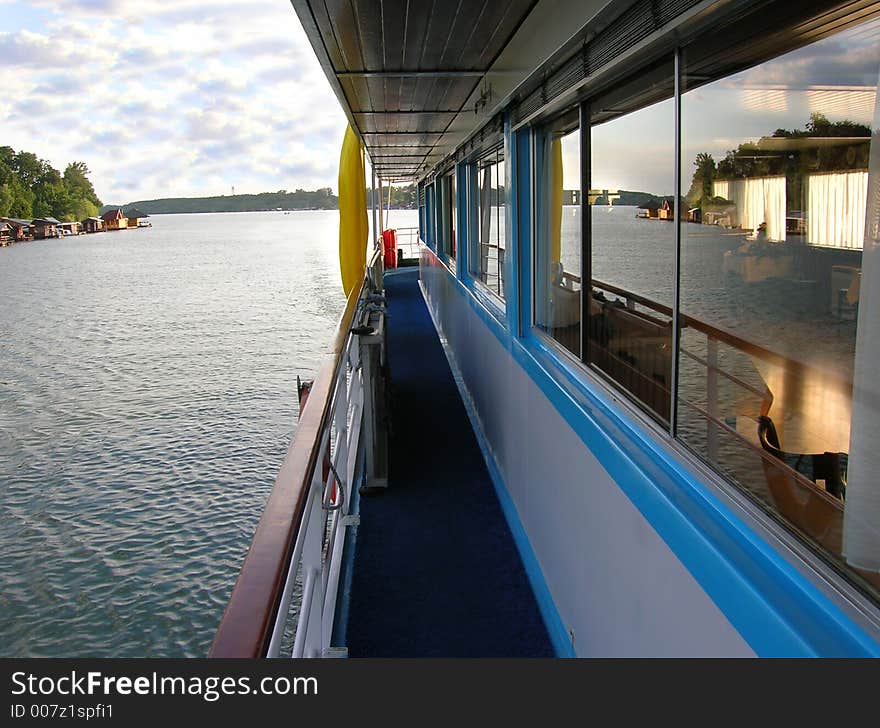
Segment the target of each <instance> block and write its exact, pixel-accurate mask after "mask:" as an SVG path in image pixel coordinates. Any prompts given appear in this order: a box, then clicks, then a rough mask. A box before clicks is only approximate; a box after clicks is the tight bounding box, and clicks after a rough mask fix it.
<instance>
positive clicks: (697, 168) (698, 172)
mask: <svg viewBox="0 0 880 728" xmlns="http://www.w3.org/2000/svg"><path fill="white" fill-rule="evenodd" d="M716 173H717V168H716V165H715V158H714V157H713V156H712V155H711V154H707V153H706V152H700V153H699V154H698V155H697V156H696V159H694V176H693V178H692V179H691V186H690V189H689V190H688V193H687V196H686V198H687V204H688V205H689V206H691V207H695V206H697V205H699V204H700V202H701V201H702V200H703V199H704V198H710V197H712V182H713V181H714V180H715V175H716Z"/></svg>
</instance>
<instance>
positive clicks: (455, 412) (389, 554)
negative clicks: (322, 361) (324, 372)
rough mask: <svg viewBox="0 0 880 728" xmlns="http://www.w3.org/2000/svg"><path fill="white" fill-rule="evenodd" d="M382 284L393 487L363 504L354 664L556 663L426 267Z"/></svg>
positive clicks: (354, 597)
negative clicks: (433, 309) (449, 355)
mask: <svg viewBox="0 0 880 728" xmlns="http://www.w3.org/2000/svg"><path fill="white" fill-rule="evenodd" d="M385 285H386V295H387V298H388V308H389V318H388V339H387V341H388V361H389V365H390V369H391V386H390V394H391V418H392V434H391V438H390V440H391V453H390V465H389V471H390V485H389V488H388V490H387V491H386V492H383V493H380V494H376V495H367V496H362V497H361V499H360V514H361V523H360V526H359V528H358V533H357V550H356V552H355V563H354V574H353V576H352V582H351V593H350V595H351V602H350V605H349V607H350V609H349V620H348V628H347V642H348V648H349V655H350V656H351V657H552V656H553V650H552V647H551V644H550V639H549V637H548V635H547V631H546V628H545V627H544V622H543V620H542V618H541V615H540V613H539V611H538V606H537V603H536V601H535V597H534V594H533V593H532V590H531V587H530V585H529V582H528V579H527V577H526V574H525V571H524V569H523V566H522V562H521V560H520V557H519V553H518V551H517V550H516V546H515V545H514V542H513V537H512V536H511V534H510V530H509V529H508V527H507V523H506V521H505V519H504V515H503V513H502V512H501V507H500V506H499V503H498V499H497V496H496V495H495V490H494V488H493V485H492V481H491V479H490V477H489V473H488V471H487V469H486V464H485V462H484V461H483V458H482V455H481V452H480V448H479V445H478V444H477V440H476V437H475V436H474V433H473V430H472V429H471V425H470V421H469V420H468V417H467V413H466V412H465V408H464V405H463V404H462V401H461V397H460V395H459V393H458V389H457V387H456V385H455V381H454V380H453V377H452V372H451V371H450V369H449V364H448V362H447V360H446V357H445V355H444V353H443V348H442V347H441V345H440V341H439V339H438V337H437V333H436V331H435V329H434V325H433V323H432V322H431V318H430V316H429V314H428V309H427V307H426V306H425V303H424V300H423V299H422V295H421V291H420V289H419V287H418V269H413V270H401V271H399V272H397V273H394V274H392V275H389V276H387V277H386V279H385Z"/></svg>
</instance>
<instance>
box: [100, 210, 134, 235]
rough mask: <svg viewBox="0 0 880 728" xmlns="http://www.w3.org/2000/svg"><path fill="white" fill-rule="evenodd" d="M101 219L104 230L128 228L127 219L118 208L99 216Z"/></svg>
mask: <svg viewBox="0 0 880 728" xmlns="http://www.w3.org/2000/svg"><path fill="white" fill-rule="evenodd" d="M101 219H102V220H103V221H104V228H105V229H106V230H125V229H126V228H127V227H128V218H127V217H126V216H125V215H124V214H123V212H122V210H121V209H119V208H116V209H115V210H108V211H107V212H105V213H104V214H103V215H101Z"/></svg>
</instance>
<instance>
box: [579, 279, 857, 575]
mask: <svg viewBox="0 0 880 728" xmlns="http://www.w3.org/2000/svg"><path fill="white" fill-rule="evenodd" d="M563 277H564V278H565V279H567V280H569V281H571V282H572V283H577V284H579V283H580V278H579V277H578V276H577V275H575V274H572V273H568V272H565V273H564V274H563ZM592 284H593V285H592V289H593V300H592V302H591V308H590V312H591V315H590V321H589V323H588V326H589V328H588V331H589V345H588V349H587V357H588V361H589V363H590V364H591V365H593V366H594V367H596V368H598V369H599V370H600V371H601V372H602V373H603V374H605V375H606V376H608V377H609V378H610V379H612V380H613V381H614V382H615V383H616V384H617V385H618V386H620V387H622V388H623V389H625V390H626V391H628V392H629V393H630V394H631V395H632V396H633V397H634V398H635V399H637V400H638V401H639V402H640V403H641V404H642V405H643V406H645V407H646V408H648V410H649V411H651V412H652V413H653V414H654V415H655V416H657V417H658V418H659V419H661V420H662V421H663V422H664V423H667V424H668V421H669V417H668V415H669V411H670V408H671V402H672V397H671V391H670V386H669V379H668V378H667V379H665V380H664V375H666V373H668V372H669V371H670V368H671V356H672V355H673V354H672V309H671V308H670V307H669V306H665V305H663V304H661V303H658V302H657V301H653V300H651V299H650V298H647V297H645V296H641V295H639V294H637V293H634V292H632V291H628V290H626V289H624V288H621V287H619V286H615V285H612V284H610V283H605V282H603V281H600V280H596V279H593V281H592ZM680 325H681V327H682V337H681V344H680V348H679V352H680V353H679V357H680V358H679V390H678V396H677V399H676V401H677V402H678V424H677V437H678V438H679V439H680V440H682V441H683V442H684V443H685V444H687V445H688V446H689V447H690V448H691V449H693V450H695V451H696V452H697V453H698V454H700V455H701V456H702V457H703V458H704V459H705V460H707V461H708V462H710V463H711V464H712V465H713V466H715V467H716V468H717V469H718V470H720V471H721V472H723V473H724V474H726V475H727V476H728V477H730V478H731V479H732V480H734V481H735V482H736V483H737V484H738V485H739V486H740V487H741V488H742V489H744V490H745V491H746V492H748V493H749V494H750V495H752V496H753V497H754V498H755V499H756V500H757V501H758V502H759V503H760V504H761V505H762V506H763V507H764V509H765V510H766V511H767V512H769V513H771V514H772V515H773V516H774V517H779V516H781V517H782V518H783V519H784V520H785V521H787V522H788V523H789V524H790V525H794V526H795V527H796V528H797V529H798V530H799V531H801V532H802V533H803V534H804V535H806V536H807V537H809V539H811V540H812V541H813V542H815V543H817V544H819V545H820V546H821V547H822V548H823V549H824V550H825V551H827V552H828V553H830V554H831V555H833V556H834V557H835V558H837V559H839V558H840V556H841V553H842V534H843V509H844V498H845V485H846V460H847V456H846V453H845V452H839V451H836V450H833V449H832V450H830V451H826V448H823V447H822V445H823V444H827V443H825V441H823V440H822V439H821V438H819V439H815V434H816V432H817V431H818V430H820V429H821V428H822V426H823V425H825V424H826V423H825V422H823V421H822V417H823V416H826V415H827V413H822V412H818V413H812V412H809V411H808V410H807V409H802V410H796V409H789V410H786V409H785V407H786V396H787V394H786V393H789V392H791V391H794V390H806V389H811V390H816V389H817V388H819V387H821V388H822V391H821V393H819V396H817V397H816V398H817V399H818V400H821V401H822V402H824V403H827V402H828V401H829V400H831V401H838V400H839V402H840V403H846V404H847V405H848V403H849V399H850V398H851V393H852V382H851V381H849V380H846V379H845V378H841V377H839V376H836V375H834V374H833V373H830V372H828V371H825V370H823V369H820V368H818V367H814V366H811V365H809V364H806V363H804V362H801V361H796V360H793V359H791V358H789V357H786V356H783V355H781V354H779V353H778V352H775V351H773V350H771V349H768V348H766V347H763V346H761V345H759V344H756V343H755V342H753V341H749V340H746V339H743V338H742V337H739V336H737V335H735V334H733V333H731V332H729V331H726V330H724V329H722V328H719V327H716V326H712V325H711V324H708V323H706V322H705V321H702V320H700V319H698V318H695V317H693V316H687V315H682V316H680ZM609 331H610V332H611V333H609ZM621 331H623V332H625V333H623V334H621V333H620V332H621ZM666 376H668V375H666ZM776 391H778V392H780V393H781V396H778V395H777V394H775V392H776ZM841 407H842V404H841ZM847 412H848V410H847ZM770 415H773V417H774V418H775V419H776V425H778V428H779V432H782V431H783V427H782V425H783V423H785V424H786V426H787V427H788V432H787V433H786V435H787V437H786V439H788V440H789V441H790V442H792V443H798V445H802V444H803V443H804V442H806V441H807V440H808V438H806V437H799V435H803V433H807V434H809V435H811V436H813V437H814V443H815V445H816V446H814V447H813V448H812V449H810V448H802V449H799V448H789V449H788V450H787V449H786V448H785V447H782V446H784V445H785V444H786V443H785V441H784V440H783V442H782V443H780V442H779V439H778V433H777V432H776V426H774V422H773V420H772V419H771V418H770ZM831 439H832V440H833V438H831ZM774 445H775V446H774ZM791 450H795V451H794V452H791ZM838 468H839V471H838V470H837V469H838Z"/></svg>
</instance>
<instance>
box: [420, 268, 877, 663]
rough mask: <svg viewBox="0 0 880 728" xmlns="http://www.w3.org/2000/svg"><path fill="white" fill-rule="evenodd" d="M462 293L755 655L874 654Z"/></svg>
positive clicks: (828, 607) (687, 478)
mask: <svg viewBox="0 0 880 728" xmlns="http://www.w3.org/2000/svg"><path fill="white" fill-rule="evenodd" d="M455 283H457V284H458V285H456V286H454V289H455V290H456V291H457V292H458V293H459V294H461V295H464V294H466V292H467V289H466V287H465V286H463V285H461V283H460V282H459V281H457V280H456V281H455ZM466 299H467V301H468V303H469V304H470V306H471V309H472V310H473V311H474V312H475V313H476V314H477V316H478V317H479V318H480V319H481V320H482V321H483V323H484V324H486V326H487V327H488V328H489V330H490V331H491V332H492V333H493V335H494V336H495V337H496V338H497V339H498V340H499V342H500V343H501V344H502V346H504V347H505V348H506V349H508V350H509V351H510V352H511V355H512V357H513V358H514V360H515V361H516V362H517V363H518V364H519V365H520V366H521V367H522V368H523V370H524V371H525V372H526V373H527V374H528V376H529V377H530V378H531V379H532V380H533V381H534V382H535V384H536V385H537V386H538V388H539V389H540V390H541V391H542V392H543V393H544V395H545V396H546V397H547V398H548V399H549V400H550V402H551V403H552V405H553V406H554V408H555V409H556V410H557V411H558V412H559V414H560V415H561V416H562V417H563V419H565V421H566V422H567V423H568V424H569V425H570V426H571V427H572V429H573V430H574V432H575V433H576V434H577V435H578V437H579V438H580V439H581V441H582V442H583V443H584V444H585V446H586V447H587V448H589V450H590V451H591V452H592V453H593V455H594V456H595V457H596V458H597V460H598V461H599V462H600V464H601V465H602V466H603V467H604V468H605V469H606V470H607V471H608V473H609V475H610V476H611V477H612V478H613V479H614V481H615V482H616V483H617V484H618V486H619V487H620V488H621V490H622V491H623V492H624V493H625V494H626V495H627V497H628V498H629V499H630V501H631V502H632V503H633V504H634V505H635V506H636V508H637V509H638V510H639V512H640V513H641V514H642V516H643V517H644V518H645V519H646V520H647V521H648V523H650V524H651V526H652V527H653V528H654V529H655V530H656V532H657V533H658V535H660V537H661V538H662V539H663V540H664V542H665V543H666V544H667V545H668V546H669V547H670V549H671V550H672V551H673V553H674V554H675V555H676V556H677V557H678V558H679V559H680V560H681V562H682V564H683V565H684V566H685V568H687V570H688V571H689V572H690V573H691V574H692V575H693V577H694V578H695V579H696V581H697V582H698V583H699V584H700V586H701V587H702V588H703V589H704V590H705V591H706V593H707V594H708V595H709V597H710V598H711V599H712V600H713V602H714V603H715V604H716V605H717V606H718V608H719V609H720V610H721V611H722V613H723V614H724V615H725V616H726V617H727V619H728V620H729V621H730V622H731V624H732V625H733V626H734V628H735V629H737V631H738V632H739V633H740V634H741V635H742V636H743V638H744V639H745V640H746V642H747V643H748V644H749V645H750V646H751V647H752V649H753V650H755V652H756V653H757V654H758V655H759V656H765V657H810V656H829V657H833V656H849V657H869V656H870V657H880V644H878V643H877V642H875V641H874V640H873V639H872V638H871V637H870V635H868V634H867V633H866V632H865V631H864V630H863V629H862V628H861V627H859V626H858V625H857V624H855V623H854V622H853V621H852V620H851V619H850V618H849V617H847V616H846V615H845V614H844V613H843V612H842V611H841V609H840V608H839V607H838V606H837V605H836V604H834V603H833V602H832V601H831V600H830V599H829V598H828V597H827V596H825V595H824V594H823V593H822V592H821V591H819V590H818V589H817V588H816V587H815V586H814V585H813V584H812V583H810V582H809V581H808V580H807V579H806V578H805V577H804V576H803V575H801V574H800V573H799V572H798V571H797V570H796V569H795V568H794V567H793V566H792V565H791V564H789V563H788V562H787V561H785V560H784V559H783V558H782V557H781V556H780V555H779V554H778V553H777V552H776V551H775V550H773V549H772V548H771V547H770V546H769V544H767V543H766V542H765V541H764V540H763V539H761V538H760V537H758V535H757V534H756V533H755V532H754V531H752V530H751V529H750V528H749V527H748V526H747V525H746V524H745V523H744V522H743V521H742V520H741V519H740V518H739V517H738V516H737V515H736V514H735V513H733V512H732V511H731V510H730V509H729V508H728V507H727V506H726V505H725V504H724V503H722V502H721V501H720V500H719V499H718V498H717V497H716V496H715V495H714V494H713V493H712V492H711V491H710V490H709V489H708V488H707V487H706V486H705V485H704V484H703V483H701V482H700V480H699V479H698V477H697V476H696V475H695V474H694V473H693V472H691V471H690V470H688V469H687V467H686V466H685V465H684V464H683V463H681V462H679V461H678V460H676V459H675V458H674V456H673V455H672V454H671V453H670V452H669V451H668V450H666V449H665V448H664V447H663V445H662V444H661V443H660V442H659V441H658V439H657V438H656V436H654V435H652V434H651V433H650V432H649V431H648V430H646V429H644V428H643V427H642V426H641V425H640V424H638V423H637V422H636V421H634V420H632V419H631V418H630V417H628V416H627V415H626V413H625V412H624V411H623V410H621V409H620V408H619V407H618V406H617V405H615V404H614V402H613V401H612V400H610V399H608V398H607V397H606V396H605V395H604V394H603V393H602V392H601V391H600V390H598V389H597V388H596V387H594V386H593V385H592V384H591V382H590V381H589V379H588V377H589V375H588V374H587V373H586V371H585V370H581V369H580V368H578V369H575V368H574V367H573V366H572V365H571V364H570V363H569V362H568V361H566V360H565V359H564V358H562V357H561V356H559V355H558V354H557V353H556V352H555V351H553V349H552V348H551V347H548V346H547V345H546V344H544V342H542V341H541V340H540V339H539V338H538V337H536V336H535V335H534V334H533V333H531V331H529V332H527V334H526V336H525V337H523V339H522V340H521V341H520V340H516V339H513V338H512V337H511V336H510V334H509V333H508V332H507V331H506V330H505V328H504V327H503V326H501V325H500V323H499V322H498V321H497V320H496V319H495V318H494V317H493V316H492V315H491V314H489V312H487V311H486V310H485V309H484V308H483V307H482V306H480V305H478V303H477V302H476V301H475V300H474V299H473V297H472V296H466ZM428 301H429V306H428V308H429V310H431V306H430V299H428ZM432 315H433V311H432ZM435 325H436V321H435Z"/></svg>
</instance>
